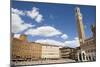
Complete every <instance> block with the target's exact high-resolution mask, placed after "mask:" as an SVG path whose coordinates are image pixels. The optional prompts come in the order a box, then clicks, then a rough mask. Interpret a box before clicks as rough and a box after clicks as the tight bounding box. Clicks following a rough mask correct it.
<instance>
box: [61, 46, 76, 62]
mask: <svg viewBox="0 0 100 67" xmlns="http://www.w3.org/2000/svg"><path fill="white" fill-rule="evenodd" d="M60 55H61V58H69V59H74V60H75V55H76V49H74V48H60Z"/></svg>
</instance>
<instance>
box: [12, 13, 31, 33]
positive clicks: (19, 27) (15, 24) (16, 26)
mask: <svg viewBox="0 0 100 67" xmlns="http://www.w3.org/2000/svg"><path fill="white" fill-rule="evenodd" d="M11 25H12V33H19V32H22V31H24V30H25V29H27V28H29V27H32V26H33V25H30V24H26V23H24V21H23V20H22V19H21V17H20V16H19V15H18V14H14V13H12V23H11Z"/></svg>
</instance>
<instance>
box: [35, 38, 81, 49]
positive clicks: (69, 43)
mask: <svg viewBox="0 0 100 67" xmlns="http://www.w3.org/2000/svg"><path fill="white" fill-rule="evenodd" d="M35 42H36V43H41V44H49V45H57V46H61V47H71V48H75V47H79V46H80V45H79V40H78V38H74V40H71V41H65V42H60V41H56V40H53V39H39V40H36V41H35Z"/></svg>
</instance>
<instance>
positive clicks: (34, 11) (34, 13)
mask: <svg viewBox="0 0 100 67" xmlns="http://www.w3.org/2000/svg"><path fill="white" fill-rule="evenodd" d="M26 13H27V16H29V17H30V18H32V19H35V21H36V22H38V23H41V22H42V21H43V15H42V14H40V13H39V9H38V8H36V7H33V8H32V10H31V11H26Z"/></svg>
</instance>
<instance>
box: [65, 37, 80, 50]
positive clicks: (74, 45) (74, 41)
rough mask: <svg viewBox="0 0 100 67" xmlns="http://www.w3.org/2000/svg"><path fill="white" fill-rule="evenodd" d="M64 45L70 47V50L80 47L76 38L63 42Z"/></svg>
mask: <svg viewBox="0 0 100 67" xmlns="http://www.w3.org/2000/svg"><path fill="white" fill-rule="evenodd" d="M65 45H66V46H69V47H72V48H75V47H78V46H80V44H79V39H78V38H77V37H75V38H74V39H73V40H71V41H65Z"/></svg>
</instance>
